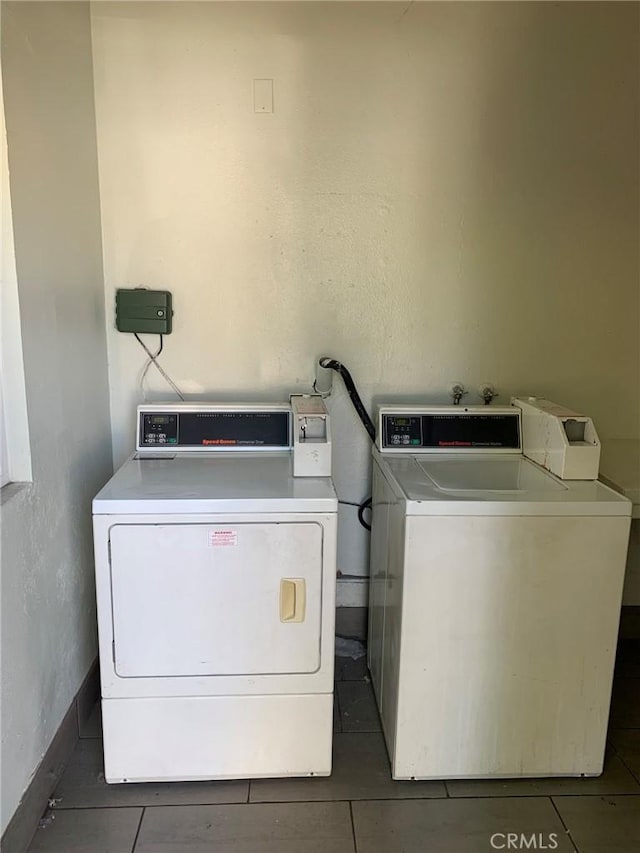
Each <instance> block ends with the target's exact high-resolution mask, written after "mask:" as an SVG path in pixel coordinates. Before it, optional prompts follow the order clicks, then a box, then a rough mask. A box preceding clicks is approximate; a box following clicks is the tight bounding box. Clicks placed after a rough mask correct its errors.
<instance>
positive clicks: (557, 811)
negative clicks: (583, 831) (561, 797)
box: [549, 797, 580, 853]
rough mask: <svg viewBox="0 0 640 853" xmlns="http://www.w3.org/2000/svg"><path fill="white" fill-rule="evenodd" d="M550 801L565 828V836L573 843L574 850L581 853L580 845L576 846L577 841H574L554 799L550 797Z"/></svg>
mask: <svg viewBox="0 0 640 853" xmlns="http://www.w3.org/2000/svg"><path fill="white" fill-rule="evenodd" d="M549 801H550V802H551V808H552V809H554V811H555V813H556V814H557V815H558V819H559V820H560V823H561V824H562V825H563V826H564V831H565V834H566V836H567V838H568V839H569V841H570V842H571V845H572V847H573V849H574V850H575V851H576V853H580V851H579V850H578V845H577V844H576V842H575V839H574V837H573V835H572V834H571V830H570V829H569V827H568V826H567V824H566V823H565V822H564V818H563V817H562V815H561V814H560V811H559V809H558V807H557V806H556V804H555V802H554V801H553V797H549Z"/></svg>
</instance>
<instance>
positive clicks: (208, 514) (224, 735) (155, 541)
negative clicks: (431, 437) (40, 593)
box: [93, 398, 337, 782]
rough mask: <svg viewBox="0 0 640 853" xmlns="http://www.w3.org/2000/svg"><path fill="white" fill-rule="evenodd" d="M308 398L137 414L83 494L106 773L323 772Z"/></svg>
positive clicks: (316, 441) (319, 545) (325, 630)
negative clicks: (123, 441)
mask: <svg viewBox="0 0 640 853" xmlns="http://www.w3.org/2000/svg"><path fill="white" fill-rule="evenodd" d="M306 400H307V402H306V403H305V404H304V405H302V407H300V405H299V403H300V400H298V403H296V404H294V405H293V407H292V406H291V405H287V404H282V405H255V404H247V405H232V404H225V405H214V404H199V405H187V404H180V405H174V404H164V405H157V404H156V405H153V406H142V407H140V408H139V409H138V418H137V451H136V453H134V454H133V455H132V456H131V458H129V459H128V460H127V461H126V462H125V464H124V465H123V466H122V468H121V469H120V470H119V471H118V472H117V473H116V474H115V475H114V477H113V478H112V479H111V480H110V481H109V482H108V483H107V485H106V486H105V487H104V488H103V489H102V490H101V491H100V492H99V493H98V495H97V496H96V497H95V499H94V501H93V516H94V537H95V564H96V586H97V604H98V627H99V646H100V667H101V683H102V716H103V729H104V750H105V775H106V779H107V781H108V782H141V781H151V780H154V781H158V780H162V781H172V780H198V779H200V780H204V779H238V778H249V777H261V776H302V775H328V774H329V773H330V772H331V746H332V730H333V663H334V620H335V587H336V528H337V498H336V494H335V491H334V488H333V485H332V481H331V478H330V476H329V475H330V453H329V455H328V456H327V453H326V452H325V451H326V449H327V447H328V448H329V451H330V433H329V420H328V415H327V414H326V411H325V409H324V407H323V405H322V403H321V401H319V400H318V399H317V398H316V399H313V398H306ZM305 406H306V408H305ZM300 408H301V410H302V414H301V413H300V411H299V409H300ZM300 425H302V426H303V427H304V428H303V429H302V430H301V431H298V427H299V426H300ZM307 435H309V436H312V437H310V438H309V439H308V441H307V440H306V436H307ZM297 444H301V445H302V446H303V450H304V458H303V463H304V464H302V466H300V465H298V468H301V470H302V473H303V474H307V475H309V474H311V476H294V461H293V454H294V450H293V448H294V446H295V445H297ZM309 447H311V448H312V452H310V451H309ZM327 459H328V465H327ZM314 474H316V475H317V476H314Z"/></svg>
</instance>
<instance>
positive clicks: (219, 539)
mask: <svg viewBox="0 0 640 853" xmlns="http://www.w3.org/2000/svg"><path fill="white" fill-rule="evenodd" d="M237 544H238V531H237V530H210V531H209V547H210V548H228V547H229V546H230V545H237Z"/></svg>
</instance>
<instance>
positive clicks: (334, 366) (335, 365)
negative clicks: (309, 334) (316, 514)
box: [318, 356, 376, 530]
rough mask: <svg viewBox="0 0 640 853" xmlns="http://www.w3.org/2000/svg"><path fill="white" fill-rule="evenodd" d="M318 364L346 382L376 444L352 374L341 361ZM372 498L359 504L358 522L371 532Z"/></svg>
mask: <svg viewBox="0 0 640 853" xmlns="http://www.w3.org/2000/svg"><path fill="white" fill-rule="evenodd" d="M318 364H319V365H320V367H324V368H325V370H335V371H336V373H339V374H340V376H341V377H342V381H343V382H344V385H345V388H346V389H347V393H348V394H349V399H350V400H351V402H352V403H353V407H354V409H355V410H356V412H357V414H358V417H359V418H360V420H361V421H362V425H363V426H364V428H365V429H366V431H367V433H368V435H369V438H370V439H371V441H372V442H374V443H375V440H376V428H375V426H374V424H373V421H372V420H371V418H370V417H369V413H368V412H367V410H366V409H365V407H364V403H363V402H362V400H361V398H360V394H358V389H357V388H356V384H355V382H354V381H353V379H352V378H351V374H350V373H349V371H348V370H347V368H346V367H345V366H344V364H342V363H341V362H340V361H337V360H336V359H335V358H327V357H325V356H323V357H322V358H320V359H319V360H318ZM339 503H347V501H339ZM371 505H372V498H371V497H368V498H366V499H365V500H364V501H362V503H361V504H358V521H359V522H360V524H361V525H362V526H363V527H364V529H365V530H371V525H370V524H369V523H368V522H366V521H365V520H364V514H365V512H366V511H367V510H368V509H369V510H370V509H371Z"/></svg>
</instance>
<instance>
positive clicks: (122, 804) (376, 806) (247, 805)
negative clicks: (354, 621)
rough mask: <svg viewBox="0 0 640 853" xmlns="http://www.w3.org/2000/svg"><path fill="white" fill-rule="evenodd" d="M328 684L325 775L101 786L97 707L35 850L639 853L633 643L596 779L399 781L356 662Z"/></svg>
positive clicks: (639, 671) (637, 656) (638, 676)
mask: <svg viewBox="0 0 640 853" xmlns="http://www.w3.org/2000/svg"><path fill="white" fill-rule="evenodd" d="M336 679H337V683H336V713H335V747H334V770H333V774H332V776H331V777H329V778H316V779H274V780H270V779H261V780H256V781H251V782H246V781H243V782H211V783H184V784H164V785H153V784H148V785H106V784H105V782H104V779H103V774H102V747H101V740H100V718H99V710H98V708H96V709H95V711H94V714H93V715H92V717H91V718H90V719H89V721H88V723H87V724H86V725H85V726H84V727H83V730H82V736H81V739H80V741H79V742H78V745H77V748H76V750H75V752H74V754H73V756H72V758H71V760H70V762H69V765H68V767H67V769H66V771H65V773H64V775H63V777H62V779H61V780H60V784H59V785H58V788H57V790H56V792H55V794H54V799H53V800H52V808H50V809H49V810H48V811H47V812H46V814H45V815H44V817H43V819H42V822H41V827H40V828H39V829H38V831H37V832H36V834H35V837H34V839H33V842H32V844H31V847H30V848H29V853H133V851H135V853H484V851H487V853H491V851H493V850H507V849H512V850H513V849H536V850H557V851H558V853H570V851H573V853H575V851H578V853H638V851H640V640H628V641H625V642H623V643H621V646H620V650H619V654H618V662H617V668H616V683H615V689H614V699H613V706H612V713H611V729H610V736H609V743H610V746H609V750H608V753H607V761H606V767H605V772H604V774H603V775H602V776H601V777H599V778H598V779H549V780H545V779H536V780H526V779H523V780H514V781H486V782H484V781H456V782H446V783H445V782H393V781H392V780H391V778H390V775H389V769H388V763H387V755H386V752H385V747H384V742H383V739H382V734H381V732H380V723H379V720H378V715H377V713H376V709H375V703H374V700H373V695H372V692H371V686H370V684H369V681H368V678H367V673H366V670H365V668H364V664H363V662H362V661H352V660H350V659H344V658H340V659H337V661H336ZM494 833H501V834H498V835H494ZM508 833H515V837H519V836H520V834H523V835H524V841H526V843H527V844H528V845H529V846H528V847H524V846H522V845H521V846H520V847H519V848H518V847H514V846H511V847H508V846H507V844H508V843H509V838H508V835H507V834H508ZM492 836H493V846H492V841H491V839H492ZM532 839H533V840H532ZM514 843H515V841H514V840H512V841H511V844H512V845H513V844H514Z"/></svg>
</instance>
